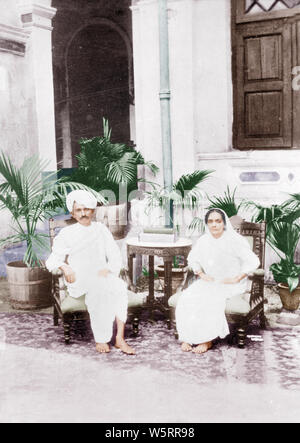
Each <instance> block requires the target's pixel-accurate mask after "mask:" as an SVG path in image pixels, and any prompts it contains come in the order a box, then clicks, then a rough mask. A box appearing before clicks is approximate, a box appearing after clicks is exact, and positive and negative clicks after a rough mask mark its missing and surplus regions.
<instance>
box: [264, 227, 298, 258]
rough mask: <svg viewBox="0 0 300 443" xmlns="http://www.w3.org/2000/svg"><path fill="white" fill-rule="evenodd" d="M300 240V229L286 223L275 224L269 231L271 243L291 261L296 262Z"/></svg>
mask: <svg viewBox="0 0 300 443" xmlns="http://www.w3.org/2000/svg"><path fill="white" fill-rule="evenodd" d="M299 240H300V227H299V226H298V225H296V224H290V223H286V222H273V223H272V229H270V231H269V242H270V243H271V244H272V245H273V246H274V247H275V248H276V249H277V250H279V251H280V252H282V253H283V254H284V255H285V256H286V257H287V258H288V259H289V260H290V261H293V260H294V255H295V251H296V248H297V245H298V243H299Z"/></svg>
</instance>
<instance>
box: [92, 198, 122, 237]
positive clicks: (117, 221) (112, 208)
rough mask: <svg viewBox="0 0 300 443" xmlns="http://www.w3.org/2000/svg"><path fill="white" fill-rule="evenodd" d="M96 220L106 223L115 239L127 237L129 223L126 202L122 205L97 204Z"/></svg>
mask: <svg viewBox="0 0 300 443" xmlns="http://www.w3.org/2000/svg"><path fill="white" fill-rule="evenodd" d="M95 219H96V221H100V222H102V223H104V224H105V225H106V226H107V227H108V229H109V230H110V232H111V233H112V235H113V237H114V239H115V240H119V239H121V238H124V237H125V229H126V225H127V206H126V203H122V204H120V205H108V206H97V208H96V212H95Z"/></svg>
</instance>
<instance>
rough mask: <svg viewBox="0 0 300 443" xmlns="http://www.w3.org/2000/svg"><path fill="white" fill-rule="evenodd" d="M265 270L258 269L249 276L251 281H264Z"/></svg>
mask: <svg viewBox="0 0 300 443" xmlns="http://www.w3.org/2000/svg"><path fill="white" fill-rule="evenodd" d="M264 277H265V270H264V269H256V270H255V271H253V272H252V273H251V274H249V275H248V278H249V280H257V281H259V280H264Z"/></svg>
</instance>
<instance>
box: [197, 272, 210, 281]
mask: <svg viewBox="0 0 300 443" xmlns="http://www.w3.org/2000/svg"><path fill="white" fill-rule="evenodd" d="M197 275H198V277H200V278H201V279H202V280H204V281H214V278H213V277H211V276H210V275H207V274H205V272H198V273H197Z"/></svg>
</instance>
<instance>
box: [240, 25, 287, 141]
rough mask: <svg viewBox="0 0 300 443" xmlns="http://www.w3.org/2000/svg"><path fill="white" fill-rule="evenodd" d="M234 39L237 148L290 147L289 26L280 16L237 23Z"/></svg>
mask: <svg viewBox="0 0 300 443" xmlns="http://www.w3.org/2000/svg"><path fill="white" fill-rule="evenodd" d="M236 43H237V45H236V100H235V124H236V135H237V137H236V147H237V148H239V149H249V148H254V149H255V148H289V147H291V146H292V87H291V70H292V60H291V57H292V47H291V27H290V25H289V24H285V23H284V21H283V20H271V21H269V22H259V23H247V24H242V25H240V26H239V27H238V28H237V31H236Z"/></svg>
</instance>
